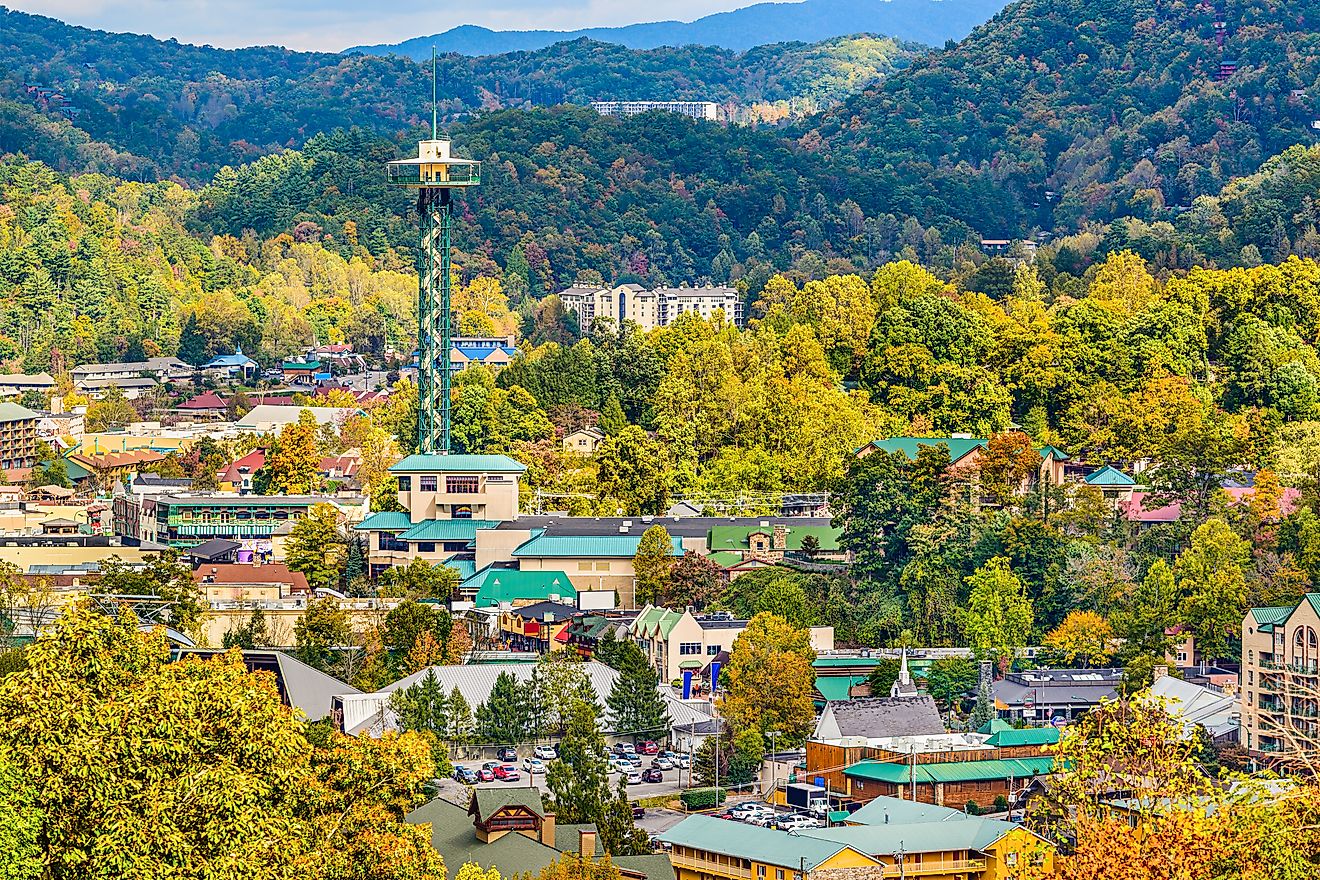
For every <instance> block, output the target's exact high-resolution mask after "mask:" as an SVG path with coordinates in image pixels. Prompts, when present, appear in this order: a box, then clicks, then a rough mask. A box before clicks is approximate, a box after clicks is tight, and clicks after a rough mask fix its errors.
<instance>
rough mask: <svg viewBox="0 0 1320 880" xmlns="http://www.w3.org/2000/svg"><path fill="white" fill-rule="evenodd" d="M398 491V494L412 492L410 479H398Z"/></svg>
mask: <svg viewBox="0 0 1320 880" xmlns="http://www.w3.org/2000/svg"><path fill="white" fill-rule="evenodd" d="M399 491H400V492H411V491H412V477H399Z"/></svg>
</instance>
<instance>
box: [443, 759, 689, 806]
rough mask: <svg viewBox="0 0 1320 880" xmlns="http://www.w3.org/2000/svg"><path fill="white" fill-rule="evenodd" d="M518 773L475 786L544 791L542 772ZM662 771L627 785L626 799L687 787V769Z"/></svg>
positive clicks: (613, 777)
mask: <svg viewBox="0 0 1320 880" xmlns="http://www.w3.org/2000/svg"><path fill="white" fill-rule="evenodd" d="M459 763H464V762H461V761H460V762H459ZM481 764H482V762H481V761H475V762H473V761H469V762H466V763H465V766H467V767H480V766H481ZM518 773H519V778H518V781H517V782H499V781H498V780H497V781H495V782H482V783H480V784H479V785H477V788H513V787H516V786H519V785H521V786H523V787H527V786H528V785H532V784H534V785H535V786H536V787H537V788H539V789H540V790H541V791H546V787H545V775H544V774H542V773H536V774H529V773H527V771H525V770H522V769H519V771H518ZM663 773H664V782H649V783H636V784H633V785H630V786H628V799H629V800H633V801H637V800H642V799H644V798H653V797H660V796H661V795H671V796H673V797H678V793H679V791H681V790H682V789H683V788H686V787H687V781H688V778H687V777H688V774H687V771H686V770H665V771H663ZM680 774H681V775H682V778H681V780H680ZM529 776H532V779H531V780H530V781H529V780H528V777H529ZM448 781H449V782H451V783H453V784H454V785H455V786H458V783H457V782H454V780H452V779H451V780H448ZM618 784H619V774H617V773H611V774H610V787H611V788H612V787H614V786H615V785H618ZM459 787H461V786H459ZM446 790H447V787H446Z"/></svg>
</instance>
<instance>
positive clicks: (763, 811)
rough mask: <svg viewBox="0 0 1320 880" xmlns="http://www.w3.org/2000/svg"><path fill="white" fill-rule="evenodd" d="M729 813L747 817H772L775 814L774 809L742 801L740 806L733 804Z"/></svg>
mask: <svg viewBox="0 0 1320 880" xmlns="http://www.w3.org/2000/svg"><path fill="white" fill-rule="evenodd" d="M729 812H730V813H733V814H734V815H735V816H739V815H744V814H745V815H748V816H752V815H768V816H773V815H774V814H775V810H774V807H770V806H766V805H765V804H762V803H757V802H756V801H743V802H742V803H740V804H734V805H733V806H732V807H729Z"/></svg>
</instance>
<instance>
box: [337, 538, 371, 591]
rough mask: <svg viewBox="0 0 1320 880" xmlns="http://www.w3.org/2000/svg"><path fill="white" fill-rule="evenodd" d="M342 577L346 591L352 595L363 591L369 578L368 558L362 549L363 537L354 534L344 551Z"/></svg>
mask: <svg viewBox="0 0 1320 880" xmlns="http://www.w3.org/2000/svg"><path fill="white" fill-rule="evenodd" d="M340 577H341V582H342V586H343V589H344V592H345V593H347V594H349V595H350V596H354V595H358V594H359V593H360V592H363V587H364V585H365V584H366V579H367V559H366V554H365V553H364V552H363V549H362V539H361V538H359V537H358V536H356V535H354V536H353V537H352V538H351V539H350V540H349V542H348V548H347V549H346V550H345V551H344V570H343V573H342V575H341V576H340Z"/></svg>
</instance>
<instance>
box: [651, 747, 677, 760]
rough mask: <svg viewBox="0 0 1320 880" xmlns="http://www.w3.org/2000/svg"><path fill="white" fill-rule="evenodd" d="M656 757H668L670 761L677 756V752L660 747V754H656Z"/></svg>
mask: <svg viewBox="0 0 1320 880" xmlns="http://www.w3.org/2000/svg"><path fill="white" fill-rule="evenodd" d="M656 757H657V758H668V759H669V760H671V761H672V760H674V759H675V758H677V757H678V752H673V751H670V750H669V749H661V750H660V754H658V755H656Z"/></svg>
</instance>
